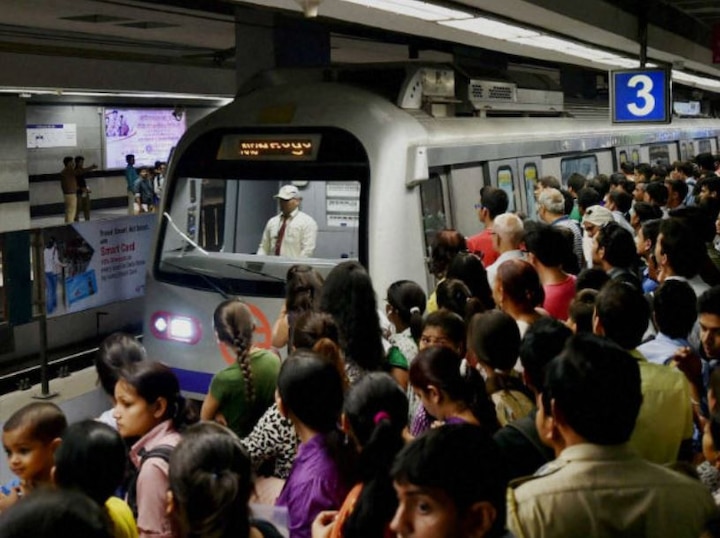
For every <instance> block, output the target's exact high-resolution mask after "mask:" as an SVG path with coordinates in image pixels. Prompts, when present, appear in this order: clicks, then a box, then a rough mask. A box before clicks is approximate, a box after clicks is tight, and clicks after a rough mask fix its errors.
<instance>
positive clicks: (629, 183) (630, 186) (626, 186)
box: [620, 178, 635, 196]
mask: <svg viewBox="0 0 720 538" xmlns="http://www.w3.org/2000/svg"><path fill="white" fill-rule="evenodd" d="M620 188H621V189H622V190H623V191H625V192H626V193H627V194H629V195H630V196H632V193H633V191H634V190H635V182H634V181H633V180H632V179H628V178H625V179H624V180H623V181H622V182H621V183H620Z"/></svg>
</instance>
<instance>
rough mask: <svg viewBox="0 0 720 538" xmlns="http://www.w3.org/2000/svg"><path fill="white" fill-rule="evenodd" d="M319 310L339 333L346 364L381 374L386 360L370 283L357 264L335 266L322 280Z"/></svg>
mask: <svg viewBox="0 0 720 538" xmlns="http://www.w3.org/2000/svg"><path fill="white" fill-rule="evenodd" d="M320 310H322V311H323V312H327V313H328V314H330V315H331V316H332V317H333V318H334V319H335V323H336V324H337V326H338V328H339V329H340V347H341V348H342V349H343V351H344V352H345V358H346V360H348V361H352V362H354V363H356V364H357V365H358V366H360V367H362V368H364V369H365V370H380V368H381V365H382V363H383V360H384V357H385V351H384V350H383V346H382V341H381V331H380V318H379V317H378V312H377V301H376V299H375V290H374V289H373V285H372V280H371V279H370V275H369V274H368V272H367V271H366V270H365V268H364V267H363V266H362V265H360V264H359V263H358V262H356V261H347V262H343V263H340V264H338V265H336V266H335V267H334V268H333V269H332V271H330V274H328V276H327V278H326V279H325V284H324V285H323V291H322V298H321V300H320Z"/></svg>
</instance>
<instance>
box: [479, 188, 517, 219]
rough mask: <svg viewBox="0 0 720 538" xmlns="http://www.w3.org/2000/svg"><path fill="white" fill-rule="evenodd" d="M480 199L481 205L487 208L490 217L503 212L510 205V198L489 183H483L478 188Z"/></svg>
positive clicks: (492, 217)
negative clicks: (482, 185) (481, 186)
mask: <svg viewBox="0 0 720 538" xmlns="http://www.w3.org/2000/svg"><path fill="white" fill-rule="evenodd" d="M480 201H481V202H482V205H483V207H484V208H485V209H487V210H488V213H489V215H490V218H491V219H494V218H495V217H497V216H498V215H500V214H502V213H505V212H506V211H507V209H508V206H509V205H510V200H509V199H508V195H507V193H506V192H505V191H504V190H502V189H498V188H497V187H491V186H489V185H485V186H484V187H483V188H482V189H480Z"/></svg>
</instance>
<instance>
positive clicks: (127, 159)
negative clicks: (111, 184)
mask: <svg viewBox="0 0 720 538" xmlns="http://www.w3.org/2000/svg"><path fill="white" fill-rule="evenodd" d="M133 159H135V155H133V154H132V153H128V154H127V155H125V162H126V163H128V164H130V161H132V160H133Z"/></svg>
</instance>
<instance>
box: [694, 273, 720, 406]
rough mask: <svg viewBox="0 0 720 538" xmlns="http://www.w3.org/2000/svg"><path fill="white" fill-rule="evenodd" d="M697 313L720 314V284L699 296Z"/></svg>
mask: <svg viewBox="0 0 720 538" xmlns="http://www.w3.org/2000/svg"><path fill="white" fill-rule="evenodd" d="M697 313H698V314H715V315H716V316H720V286H713V287H712V288H710V289H709V290H707V291H705V292H703V294H702V295H700V297H698V302H697ZM718 398H720V394H718Z"/></svg>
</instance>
